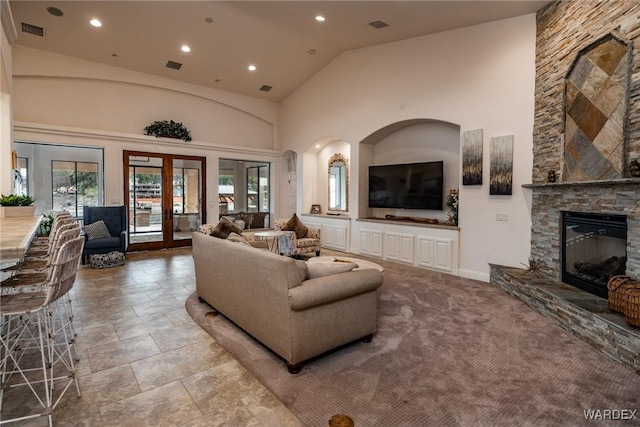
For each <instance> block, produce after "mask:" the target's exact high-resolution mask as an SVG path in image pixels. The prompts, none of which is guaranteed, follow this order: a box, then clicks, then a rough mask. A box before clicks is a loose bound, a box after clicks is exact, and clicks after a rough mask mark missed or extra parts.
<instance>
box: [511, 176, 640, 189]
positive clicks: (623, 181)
mask: <svg viewBox="0 0 640 427" xmlns="http://www.w3.org/2000/svg"><path fill="white" fill-rule="evenodd" d="M629 184H640V178H620V179H610V180H607V181H577V182H538V183H533V184H522V187H523V188H563V187H598V186H612V185H629Z"/></svg>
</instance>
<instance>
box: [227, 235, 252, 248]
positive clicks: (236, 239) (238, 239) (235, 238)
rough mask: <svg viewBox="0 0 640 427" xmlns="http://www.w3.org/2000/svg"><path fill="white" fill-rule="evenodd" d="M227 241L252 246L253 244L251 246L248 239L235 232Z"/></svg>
mask: <svg viewBox="0 0 640 427" xmlns="http://www.w3.org/2000/svg"><path fill="white" fill-rule="evenodd" d="M227 240H231V241H232V242H234V243H242V244H243V245H247V246H251V244H249V241H248V240H247V239H245V238H244V237H243V236H241V235H239V234H238V233H235V232H233V233H231V234H229V237H227Z"/></svg>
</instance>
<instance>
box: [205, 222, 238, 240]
mask: <svg viewBox="0 0 640 427" xmlns="http://www.w3.org/2000/svg"><path fill="white" fill-rule="evenodd" d="M231 233H237V234H242V228H240V227H238V226H237V225H236V224H234V223H233V222H231V221H229V220H228V219H227V218H222V219H221V220H220V222H219V223H218V225H216V227H215V228H214V229H213V230H211V232H210V233H209V235H210V236H213V237H218V238H220V239H226V238H227V237H229V234H231Z"/></svg>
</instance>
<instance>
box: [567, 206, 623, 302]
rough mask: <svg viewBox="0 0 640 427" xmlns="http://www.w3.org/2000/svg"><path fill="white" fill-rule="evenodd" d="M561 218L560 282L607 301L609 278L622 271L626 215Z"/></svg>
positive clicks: (570, 214) (569, 215) (575, 214)
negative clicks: (561, 261) (561, 260)
mask: <svg viewBox="0 0 640 427" xmlns="http://www.w3.org/2000/svg"><path fill="white" fill-rule="evenodd" d="M562 219H563V233H562V242H563V248H562V259H563V263H562V264H563V266H562V281H563V282H565V283H568V284H571V285H574V286H576V287H578V288H580V289H583V290H585V291H587V292H590V293H592V294H595V295H598V296H600V297H603V298H607V294H608V291H607V283H608V282H609V279H610V278H611V277H613V276H616V275H620V274H625V270H626V263H627V218H626V216H624V215H607V214H592V213H582V212H563V215H562Z"/></svg>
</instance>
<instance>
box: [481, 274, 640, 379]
mask: <svg viewBox="0 0 640 427" xmlns="http://www.w3.org/2000/svg"><path fill="white" fill-rule="evenodd" d="M491 283H492V284H494V285H496V286H498V287H499V288H501V289H502V290H504V291H505V292H507V293H508V294H511V295H513V296H515V297H517V298H519V299H520V300H522V301H523V302H524V303H525V304H526V305H528V306H529V307H531V308H532V309H534V310H536V311H537V312H538V313H540V314H542V315H543V316H545V317H547V318H549V319H550V320H552V321H553V322H554V323H556V324H557V325H559V326H560V327H561V328H563V329H565V330H566V331H568V332H570V333H571V334H573V335H575V336H577V337H578V338H580V339H582V340H583V341H585V342H587V343H589V344H590V345H591V346H593V347H594V348H596V349H597V350H599V351H601V352H602V353H604V354H606V355H608V356H609V357H611V358H613V359H615V360H617V361H618V362H620V363H622V364H624V365H625V366H627V367H629V368H631V369H633V370H634V371H635V372H636V373H637V374H640V328H636V327H633V326H631V325H629V324H627V323H626V322H625V320H624V316H622V315H621V314H620V313H614V312H612V311H611V310H609V308H608V306H607V300H605V299H604V298H600V297H598V296H595V295H593V294H590V293H588V292H585V291H583V290H581V289H578V288H576V287H574V286H571V285H567V284H565V283H562V282H559V281H555V280H552V279H549V278H546V277H537V276H535V275H533V274H530V273H529V274H527V273H526V272H525V270H523V269H521V268H513V267H504V266H500V265H494V264H492V265H491Z"/></svg>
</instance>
